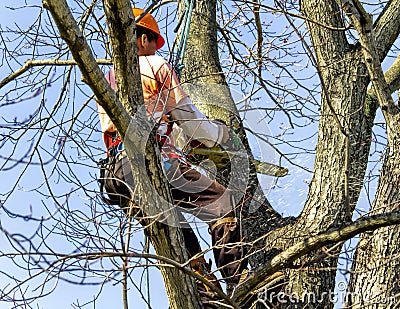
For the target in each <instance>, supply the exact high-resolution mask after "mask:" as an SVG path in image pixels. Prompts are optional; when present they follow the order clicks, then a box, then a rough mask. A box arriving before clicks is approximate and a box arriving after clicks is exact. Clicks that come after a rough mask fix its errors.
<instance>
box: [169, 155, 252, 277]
mask: <svg viewBox="0 0 400 309" xmlns="http://www.w3.org/2000/svg"><path fill="white" fill-rule="evenodd" d="M167 178H168V180H169V183H170V187H171V193H172V197H173V199H174V205H176V206H177V207H180V208H181V209H180V210H181V211H184V212H187V213H190V214H192V215H195V216H196V217H197V218H199V219H201V220H202V221H204V222H206V223H208V224H209V225H212V224H214V223H215V222H218V220H219V219H222V218H234V217H235V211H234V207H235V205H234V201H233V198H232V195H231V193H230V192H229V190H227V189H226V188H225V187H224V186H223V185H221V184H219V183H218V182H216V181H213V180H211V179H209V178H208V177H206V176H204V175H203V174H201V173H200V172H198V171H197V170H195V169H192V168H190V167H189V166H187V165H186V164H183V163H180V162H179V161H178V160H174V161H173V162H172V165H171V167H170V169H169V170H168V171H167ZM180 217H181V219H182V222H183V224H182V227H183V229H182V230H183V235H184V239H185V244H186V247H187V249H188V251H189V255H190V256H191V257H192V256H194V255H195V254H197V253H199V252H200V251H201V249H200V246H199V242H198V239H197V237H196V235H195V233H194V232H193V230H192V229H191V228H190V226H189V224H188V223H187V222H185V219H184V217H183V215H180ZM185 227H188V228H185ZM211 237H212V245H213V253H214V258H215V263H216V265H217V267H218V268H219V269H220V271H221V274H222V276H223V277H224V279H225V280H226V281H227V282H231V283H237V282H238V281H239V278H240V274H241V272H242V270H243V269H244V268H246V267H247V260H246V259H245V255H246V250H245V246H243V245H241V244H239V243H240V242H241V241H243V239H242V236H241V229H240V223H234V222H227V223H222V224H220V225H217V226H216V227H215V228H214V229H213V230H212V231H211ZM235 243H237V244H235Z"/></svg>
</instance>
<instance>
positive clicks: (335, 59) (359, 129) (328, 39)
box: [267, 0, 376, 308]
mask: <svg viewBox="0 0 400 309" xmlns="http://www.w3.org/2000/svg"><path fill="white" fill-rule="evenodd" d="M301 10H302V13H303V15H304V16H305V17H306V18H307V20H308V23H307V26H308V29H309V32H310V37H311V41H312V45H313V48H314V51H315V55H316V61H317V65H316V66H317V67H319V68H320V71H319V75H320V78H321V85H322V103H321V118H320V124H319V133H318V144H317V147H316V158H315V167H314V174H313V179H312V182H311V184H310V188H309V194H308V197H307V200H306V204H305V206H304V208H303V211H302V213H301V214H300V216H299V217H298V219H297V220H296V222H295V223H294V224H293V225H291V226H290V227H285V228H283V229H281V230H278V231H274V233H272V234H271V235H270V237H268V239H267V248H268V249H269V250H273V249H276V250H278V251H280V250H282V249H284V248H288V246H290V245H292V244H293V243H294V242H297V241H300V240H301V239H304V238H305V237H307V236H310V235H315V234H318V233H320V232H322V231H325V230H327V229H328V228H332V227H337V226H340V225H342V224H344V223H345V222H347V221H349V220H350V219H351V214H352V212H353V210H354V208H355V204H356V202H357V200H358V197H359V194H360V190H361V188H362V180H363V177H364V174H365V170H366V167H367V163H368V154H369V149H370V141H371V130H372V124H373V120H374V117H375V111H376V106H374V105H373V104H370V105H368V104H365V95H366V91H365V90H366V87H367V85H368V83H369V78H368V74H367V71H366V68H365V66H364V64H363V57H362V53H361V50H360V47H359V46H352V45H350V44H348V42H347V40H346V37H345V33H344V32H342V31H335V30H330V29H329V28H326V27H323V26H319V25H317V24H315V23H314V22H313V21H324V23H325V24H327V25H328V26H330V27H333V28H335V27H337V28H341V27H343V24H344V23H343V20H342V19H341V14H340V8H339V7H338V6H337V4H336V2H335V1H325V0H323V1H322V0H312V1H306V0H304V1H301ZM339 249H340V248H339ZM321 253H322V252H320V251H319V252H314V253H313V254H309V255H307V256H305V257H304V258H302V259H300V260H298V261H297V262H295V263H294V265H293V268H294V269H295V270H292V271H288V272H287V275H288V278H287V279H288V280H287V282H288V283H287V284H286V286H285V288H284V291H285V292H286V293H287V295H296V296H298V297H299V298H300V299H299V303H298V305H299V308H300V307H301V305H303V306H304V307H307V308H317V307H318V308H329V307H331V306H332V305H333V304H332V303H331V302H329V297H328V296H329V294H326V293H329V292H333V290H334V282H335V276H336V265H337V257H335V256H334V255H333V256H328V255H325V254H321ZM299 269H302V270H299ZM310 292H313V293H315V295H316V296H315V298H316V299H317V300H318V302H316V301H314V302H313V301H312V300H311V303H309V302H307V299H306V302H304V303H302V302H301V297H302V295H307V294H306V293H310ZM324 293H325V294H324ZM324 295H325V297H323V296H324ZM288 305H289V306H290V305H292V304H290V303H287V304H283V303H281V306H282V307H286V306H288Z"/></svg>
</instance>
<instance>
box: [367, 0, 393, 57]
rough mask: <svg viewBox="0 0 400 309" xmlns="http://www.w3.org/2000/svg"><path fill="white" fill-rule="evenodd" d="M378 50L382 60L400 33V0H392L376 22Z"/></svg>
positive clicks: (375, 30) (375, 31)
mask: <svg viewBox="0 0 400 309" xmlns="http://www.w3.org/2000/svg"><path fill="white" fill-rule="evenodd" d="M373 30H374V36H375V42H376V51H377V55H378V57H379V60H380V61H381V62H382V61H383V59H384V58H385V56H386V55H387V53H388V52H389V50H390V48H391V47H392V46H393V43H394V42H395V41H396V39H397V38H398V37H399V35H400V0H391V1H389V2H388V4H387V5H386V6H385V9H384V10H383V11H382V13H381V15H380V16H379V18H378V20H377V21H376V22H375V24H374V27H373Z"/></svg>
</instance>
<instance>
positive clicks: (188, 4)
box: [174, 0, 195, 78]
mask: <svg viewBox="0 0 400 309" xmlns="http://www.w3.org/2000/svg"><path fill="white" fill-rule="evenodd" d="M194 2H195V0H185V9H184V10H183V12H182V15H181V16H180V18H179V21H178V24H177V26H176V27H175V29H174V32H175V33H177V35H178V37H179V44H178V48H177V52H176V63H175V71H176V74H177V75H178V77H179V78H180V77H181V73H182V69H183V68H184V64H183V61H184V59H185V52H186V45H187V40H188V36H189V28H190V21H191V18H192V12H193V8H194ZM178 31H179V33H178Z"/></svg>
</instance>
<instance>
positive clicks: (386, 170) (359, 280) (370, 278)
mask: <svg viewBox="0 0 400 309" xmlns="http://www.w3.org/2000/svg"><path fill="white" fill-rule="evenodd" d="M396 118H397V119H398V117H396ZM397 121H398V120H397ZM397 127H398V126H397ZM399 133H400V132H396V134H395V136H393V135H391V136H390V138H391V139H392V142H391V143H390V144H389V148H388V150H387V152H386V157H385V161H384V163H383V168H382V170H381V173H380V180H379V186H378V189H377V195H376V197H375V200H374V203H373V206H372V209H371V213H372V214H378V213H387V212H390V211H393V210H397V209H398V208H399V206H400V186H399V184H400V169H399V166H400V156H399V151H400V147H399V142H398V140H399V137H400V136H399ZM399 239H400V226H399V225H395V226H389V227H385V228H380V229H377V230H375V231H371V232H370V233H364V234H362V235H361V237H360V241H359V244H358V246H357V251H356V255H355V259H354V264H353V267H352V276H351V280H350V285H349V289H348V295H347V300H348V302H347V306H349V307H351V308H397V307H398V302H399V301H400V296H399V295H400V283H399V282H400V271H399V269H400V259H399V256H398V253H399V252H400V241H399Z"/></svg>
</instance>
